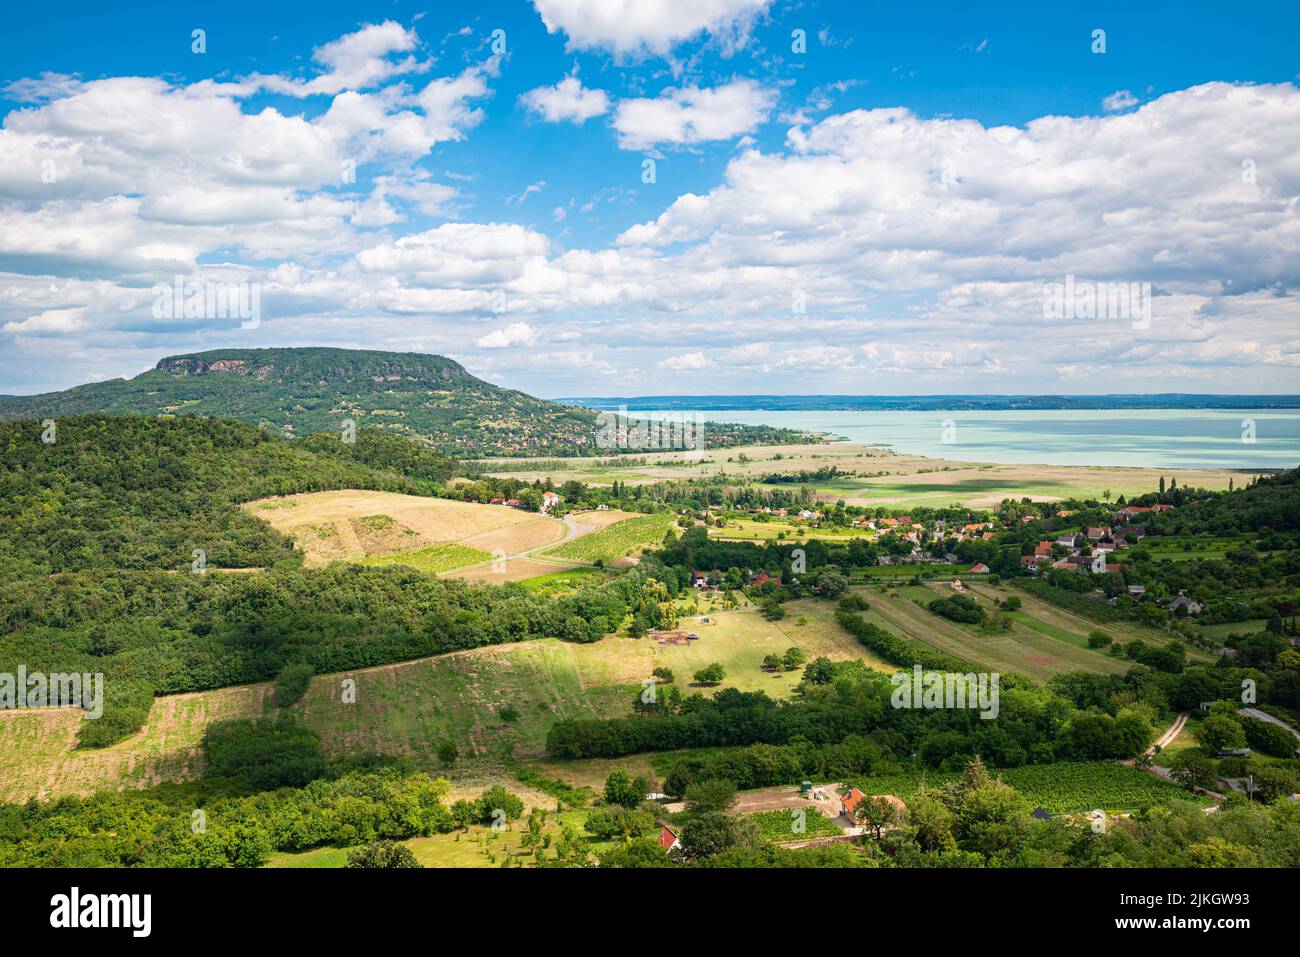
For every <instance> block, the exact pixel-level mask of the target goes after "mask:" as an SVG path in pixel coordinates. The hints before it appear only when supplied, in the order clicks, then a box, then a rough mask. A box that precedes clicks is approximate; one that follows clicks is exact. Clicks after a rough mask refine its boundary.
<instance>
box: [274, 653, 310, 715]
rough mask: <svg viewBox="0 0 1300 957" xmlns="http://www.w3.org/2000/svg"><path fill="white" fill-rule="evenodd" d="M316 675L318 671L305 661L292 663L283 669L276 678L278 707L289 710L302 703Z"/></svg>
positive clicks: (276, 701)
mask: <svg viewBox="0 0 1300 957" xmlns="http://www.w3.org/2000/svg"><path fill="white" fill-rule="evenodd" d="M314 674H316V669H315V668H313V667H312V666H311V665H310V664H309V663H308V662H305V661H295V662H291V663H289V664H287V665H285V666H284V667H283V668H281V669H280V673H279V674H278V675H276V676H275V704H276V707H279V708H287V707H289V706H290V705H294V704H297V703H298V702H299V701H301V700H302V696H303V695H305V694H306V693H307V686H308V685H309V684H311V679H312V676H313V675H314Z"/></svg>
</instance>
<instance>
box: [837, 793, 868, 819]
mask: <svg viewBox="0 0 1300 957" xmlns="http://www.w3.org/2000/svg"><path fill="white" fill-rule="evenodd" d="M866 799H867V795H866V794H865V793H863V791H862V789H861V788H858V787H856V786H855V787H851V788H849V789H848V790H847V791H845V792H844V793H843V794H841V795H840V810H841V811H843V812H844V816H845V817H847V818H849V819H850V820H852V819H853V818H854V812H855V811H857V809H858V805H859V804H861V803H862V802H863V801H865V800H866Z"/></svg>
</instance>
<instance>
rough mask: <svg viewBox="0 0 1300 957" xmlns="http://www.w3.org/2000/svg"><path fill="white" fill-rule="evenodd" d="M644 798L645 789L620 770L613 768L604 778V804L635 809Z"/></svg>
mask: <svg viewBox="0 0 1300 957" xmlns="http://www.w3.org/2000/svg"><path fill="white" fill-rule="evenodd" d="M644 797H645V788H644V787H643V786H641V787H638V785H637V781H636V780H633V778H632V776H631V775H630V774H628V773H627V772H626V771H624V770H623V769H622V768H615V769H614V770H613V771H611V772H610V773H609V777H607V778H605V803H606V804H621V805H622V806H623V807H636V806H637V805H638V804H640V803H641V801H642V799H643V798H644Z"/></svg>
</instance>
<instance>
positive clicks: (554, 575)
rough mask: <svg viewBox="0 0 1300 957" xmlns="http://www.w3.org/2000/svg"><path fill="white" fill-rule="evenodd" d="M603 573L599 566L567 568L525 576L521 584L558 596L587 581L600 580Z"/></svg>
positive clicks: (530, 588)
mask: <svg viewBox="0 0 1300 957" xmlns="http://www.w3.org/2000/svg"><path fill="white" fill-rule="evenodd" d="M603 575H604V573H602V572H601V570H600V569H599V568H566V569H565V570H564V571H562V572H548V573H547V574H545V575H538V576H536V577H535V578H525V579H524V580H523V581H521V582H520V583H519V584H521V585H523V586H524V587H525V588H527V589H528V590H529V591H535V592H537V593H538V594H539V595H549V596H550V597H552V598H556V597H559V596H561V595H565V594H568V593H569V592H571V591H573V590H574V589H576V588H578V587H579V586H581V585H583V584H586V583H587V582H593V581H599V580H600V579H601V577H603Z"/></svg>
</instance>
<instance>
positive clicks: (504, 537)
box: [243, 490, 564, 565]
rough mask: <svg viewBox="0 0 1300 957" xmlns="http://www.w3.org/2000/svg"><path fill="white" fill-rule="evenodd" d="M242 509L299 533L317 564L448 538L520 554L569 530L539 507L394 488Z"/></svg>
mask: <svg viewBox="0 0 1300 957" xmlns="http://www.w3.org/2000/svg"><path fill="white" fill-rule="evenodd" d="M243 508H244V509H245V510H246V511H249V512H251V513H252V514H254V515H256V516H257V517H258V518H261V519H264V520H265V521H266V522H268V523H269V524H270V525H271V526H272V527H273V528H275V529H277V530H279V531H281V532H284V533H285V534H287V535H289V536H290V537H292V538H293V539H294V541H295V543H296V544H297V546H298V548H300V549H301V550H302V552H303V554H304V556H305V557H306V560H307V563H308V564H312V565H319V564H324V563H326V562H330V561H336V560H359V559H363V558H368V557H372V556H376V555H391V554H396V553H399V552H410V551H420V550H423V549H426V548H429V547H431V546H433V545H441V544H461V545H467V546H469V547H471V548H477V549H480V550H481V551H484V552H487V553H489V554H491V553H492V552H493V551H495V550H497V549H500V550H502V551H504V552H506V553H507V554H515V553H516V552H521V551H527V550H528V549H532V548H538V547H541V546H544V545H547V544H550V543H551V542H557V541H559V540H560V539H561V538H562V537H563V536H564V526H563V525H562V524H561V523H560V522H558V521H556V520H555V519H553V518H548V517H547V516H545V515H538V514H536V513H534V512H524V511H520V510H519V509H514V508H506V507H504V506H501V505H479V504H476V503H472V502H453V501H449V500H447V499H439V498H425V497H423V496H418V495H399V494H397V493H394V492H370V491H360V490H344V491H337V492H310V493H307V494H303V495H290V496H284V497H278V498H271V499H259V500H258V501H254V502H248V503H246V504H245V505H244V506H243Z"/></svg>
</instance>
